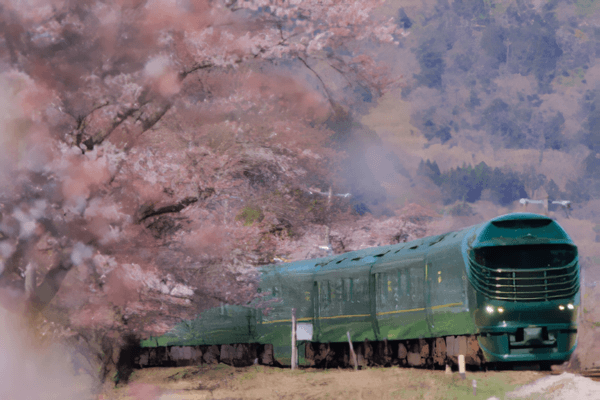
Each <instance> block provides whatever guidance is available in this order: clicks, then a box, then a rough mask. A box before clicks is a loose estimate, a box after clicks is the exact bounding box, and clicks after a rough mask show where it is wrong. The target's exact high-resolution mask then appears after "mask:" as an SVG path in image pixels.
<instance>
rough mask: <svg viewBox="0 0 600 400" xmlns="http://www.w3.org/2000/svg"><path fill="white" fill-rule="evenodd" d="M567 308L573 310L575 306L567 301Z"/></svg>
mask: <svg viewBox="0 0 600 400" xmlns="http://www.w3.org/2000/svg"><path fill="white" fill-rule="evenodd" d="M567 308H568V309H569V310H573V309H574V308H575V306H574V305H573V304H571V303H569V304H567Z"/></svg>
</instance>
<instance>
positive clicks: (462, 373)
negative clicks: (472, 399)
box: [458, 354, 467, 379]
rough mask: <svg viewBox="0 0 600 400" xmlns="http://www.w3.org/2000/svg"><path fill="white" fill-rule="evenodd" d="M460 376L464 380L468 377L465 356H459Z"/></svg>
mask: <svg viewBox="0 0 600 400" xmlns="http://www.w3.org/2000/svg"><path fill="white" fill-rule="evenodd" d="M458 374H459V375H460V377H461V378H462V379H465V378H466V377H467V376H466V374H465V356H464V355H463V354H459V355H458Z"/></svg>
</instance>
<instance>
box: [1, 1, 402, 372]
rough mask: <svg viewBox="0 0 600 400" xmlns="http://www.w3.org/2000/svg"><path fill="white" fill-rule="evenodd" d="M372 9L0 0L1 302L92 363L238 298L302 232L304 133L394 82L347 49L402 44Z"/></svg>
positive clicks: (318, 160)
mask: <svg viewBox="0 0 600 400" xmlns="http://www.w3.org/2000/svg"><path fill="white" fill-rule="evenodd" d="M381 4H382V1H379V0H365V1H351V0H330V1H317V0H309V1H298V0H288V1H276V0H272V1H266V0H252V1H231V0H228V1H201V0H200V1H191V0H187V1H186V0H178V1H174V0H104V1H102V0H85V1H78V0H53V1H41V0H28V1H4V2H2V4H1V5H0V38H1V39H0V63H1V65H2V70H3V71H5V72H3V73H2V74H0V81H1V85H0V87H2V92H1V93H0V106H1V107H0V108H1V109H2V112H1V113H0V132H1V133H0V148H1V150H0V156H1V157H0V286H2V290H0V303H1V304H3V305H4V306H5V307H9V308H11V309H14V310H21V311H22V310H23V308H26V309H27V310H29V311H31V315H32V316H33V317H32V320H33V321H34V325H35V326H36V329H37V330H38V331H39V332H40V334H41V335H46V334H49V333H50V332H51V331H52V332H58V334H59V335H63V336H71V337H78V338H83V339H84V340H86V341H87V342H89V343H90V346H92V347H93V346H100V347H98V354H105V355H106V354H108V355H110V353H111V351H108V349H107V348H106V340H107V338H113V339H118V338H123V337H125V336H126V335H130V334H133V335H137V336H144V335H149V334H155V335H156V334H162V333H165V332H166V331H168V330H169V329H171V328H172V326H173V325H174V324H175V323H176V322H178V321H179V320H180V319H182V318H192V317H194V316H195V315H196V314H197V313H198V312H199V310H201V309H202V308H206V307H209V306H214V305H216V304H218V303H219V302H230V303H237V304H241V303H245V302H247V301H249V300H250V299H251V298H252V296H254V294H255V290H254V286H253V282H254V278H255V277H256V273H255V270H254V266H255V265H257V264H260V263H265V262H270V261H271V260H270V258H269V254H271V253H272V252H273V251H274V250H273V249H274V248H275V247H276V246H277V242H278V241H280V240H281V239H279V236H277V235H279V234H278V233H277V232H282V231H283V232H285V231H287V230H289V229H290V228H289V227H290V226H291V225H292V224H291V223H290V221H289V219H293V218H296V219H298V220H299V221H300V220H302V219H305V220H308V219H310V218H313V219H314V218H321V217H317V216H316V215H317V214H316V211H315V212H313V211H311V212H308V213H307V212H305V211H303V210H301V209H300V206H299V205H301V204H304V203H303V202H305V203H306V202H307V201H308V200H307V197H306V196H307V195H306V193H305V192H303V191H302V188H303V187H309V186H310V185H311V184H323V183H324V182H327V183H328V184H331V182H334V181H335V172H336V170H335V165H336V161H337V160H338V159H339V157H341V154H340V153H339V151H336V150H335V149H334V148H333V147H332V146H331V143H330V138H331V135H332V132H331V131H330V130H328V129H327V128H326V127H325V126H324V124H323V122H325V121H326V120H328V119H335V118H341V117H343V116H344V114H346V113H347V112H348V109H350V108H351V107H353V106H354V104H355V103H356V102H358V101H359V100H358V99H357V98H356V96H355V95H354V94H353V93H355V92H356V90H355V89H356V88H357V87H361V88H363V89H364V90H368V91H369V92H370V93H372V94H373V96H374V97H377V96H379V95H381V94H382V93H383V92H384V91H385V90H386V88H389V87H390V86H391V85H393V84H395V82H397V81H398V79H397V77H391V76H389V74H388V72H387V70H386V69H385V68H384V66H382V65H379V64H380V63H378V62H377V60H376V59H374V57H373V56H372V55H370V54H369V52H368V51H366V50H365V49H366V48H367V47H369V46H378V45H382V44H385V43H397V42H398V41H399V40H401V38H402V36H403V30H402V29H401V28H399V25H397V24H396V22H395V21H394V20H393V19H392V18H389V17H382V16H378V15H379V14H377V13H376V12H375V11H376V10H377V9H378V7H380V6H381ZM334 81H335V83H336V84H333V83H332V82H334ZM339 82H342V84H337V83H339ZM310 201H312V202H313V203H314V202H315V201H316V200H310ZM282 216H285V218H284V217H282ZM267 237H268V238H269V239H265V238H267ZM109 347H110V346H109ZM113 353H114V352H113ZM115 354H116V353H115ZM107 357H109V358H110V356H107ZM104 362H106V360H104ZM113 362H116V361H115V360H113Z"/></svg>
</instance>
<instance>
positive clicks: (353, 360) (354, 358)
mask: <svg viewBox="0 0 600 400" xmlns="http://www.w3.org/2000/svg"><path fill="white" fill-rule="evenodd" d="M346 336H348V344H349V345H350V356H351V357H352V362H353V363H354V370H355V371H356V370H358V360H357V359H356V353H355V352H354V346H352V339H350V331H347V332H346Z"/></svg>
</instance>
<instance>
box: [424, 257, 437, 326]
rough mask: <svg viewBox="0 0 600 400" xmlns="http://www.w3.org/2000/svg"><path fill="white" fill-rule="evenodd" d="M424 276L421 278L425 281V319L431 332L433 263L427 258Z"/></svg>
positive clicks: (433, 322)
mask: <svg viewBox="0 0 600 400" xmlns="http://www.w3.org/2000/svg"><path fill="white" fill-rule="evenodd" d="M424 272H425V276H424V279H423V282H425V299H424V300H425V319H426V321H427V326H428V327H429V330H431V331H432V332H433V330H434V328H435V321H434V315H433V311H432V308H431V304H432V297H433V296H435V295H434V294H433V289H434V288H433V283H432V278H433V265H432V264H431V262H430V261H429V260H428V261H427V262H426V263H425V270H424Z"/></svg>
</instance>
